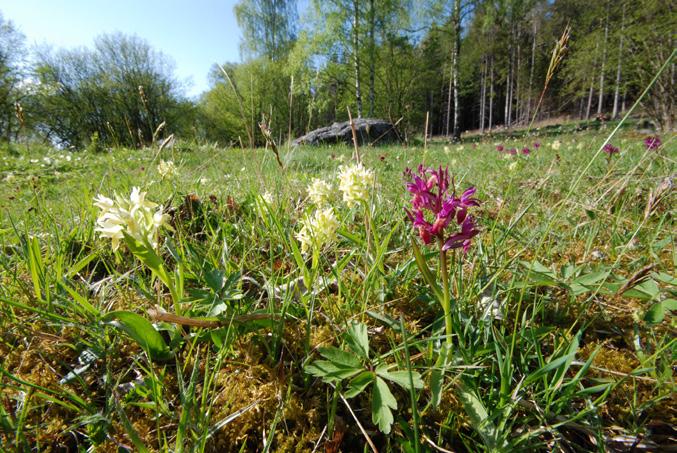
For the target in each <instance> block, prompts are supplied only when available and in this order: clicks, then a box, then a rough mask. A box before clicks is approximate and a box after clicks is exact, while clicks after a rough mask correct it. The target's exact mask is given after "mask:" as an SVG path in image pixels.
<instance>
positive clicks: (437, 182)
mask: <svg viewBox="0 0 677 453" xmlns="http://www.w3.org/2000/svg"><path fill="white" fill-rule="evenodd" d="M405 177H407V178H409V180H410V181H409V182H408V183H407V191H408V192H409V193H411V195H412V198H411V207H412V210H411V211H410V210H408V209H405V211H406V213H407V216H408V217H409V220H410V221H411V222H412V225H413V227H414V229H416V230H417V232H418V235H419V237H420V238H421V240H422V241H423V243H424V244H426V245H428V244H431V243H433V242H434V241H435V240H437V241H439V242H441V243H443V244H444V250H449V249H455V248H463V250H464V251H466V252H467V250H468V248H469V247H470V245H471V243H472V238H473V237H474V236H476V235H477V233H478V230H477V228H476V227H475V221H474V219H473V217H472V216H471V215H469V214H468V210H469V208H472V207H477V206H479V201H478V200H477V199H475V198H474V195H475V192H476V189H475V188H474V187H470V188H468V189H467V190H466V191H465V192H463V193H462V194H461V196H460V197H457V196H456V194H455V193H451V194H449V188H450V181H449V169H448V168H444V169H443V168H442V167H439V168H438V169H437V170H435V169H433V168H427V167H423V166H422V165H421V166H419V167H418V170H417V172H416V173H414V172H413V171H412V170H407V171H405ZM426 215H427V217H428V219H430V220H427V219H426ZM452 224H455V226H456V228H458V227H460V232H459V231H458V229H457V230H456V232H455V233H453V234H451V235H449V233H448V232H447V233H445V231H446V230H448V229H449V227H450V225H452Z"/></svg>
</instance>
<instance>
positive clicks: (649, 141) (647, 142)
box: [644, 135, 663, 150]
mask: <svg viewBox="0 0 677 453" xmlns="http://www.w3.org/2000/svg"><path fill="white" fill-rule="evenodd" d="M662 144H663V142H661V138H660V137H659V136H658V135H654V136H649V137H647V138H645V139H644V146H645V147H646V149H648V150H655V149H658V148H660V147H661V145H662Z"/></svg>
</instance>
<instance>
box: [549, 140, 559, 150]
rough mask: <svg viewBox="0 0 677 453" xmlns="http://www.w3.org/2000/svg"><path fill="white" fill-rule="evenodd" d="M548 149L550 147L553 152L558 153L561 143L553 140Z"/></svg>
mask: <svg viewBox="0 0 677 453" xmlns="http://www.w3.org/2000/svg"><path fill="white" fill-rule="evenodd" d="M550 147H552V149H554V150H555V151H559V149H560V148H561V147H562V142H560V141H559V140H555V141H554V142H552V143H551V144H550Z"/></svg>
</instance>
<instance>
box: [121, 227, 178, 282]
mask: <svg viewBox="0 0 677 453" xmlns="http://www.w3.org/2000/svg"><path fill="white" fill-rule="evenodd" d="M125 244H127V248H129V250H130V251H131V252H132V253H133V254H134V256H136V257H137V258H138V259H139V261H141V262H142V263H143V264H144V265H145V266H146V267H148V268H149V269H150V270H151V271H153V273H154V274H155V275H156V276H157V277H158V278H159V279H160V281H162V283H164V284H165V286H167V288H170V289H172V290H173V289H174V281H173V280H172V277H171V275H170V274H169V273H167V270H166V269H165V267H164V263H163V261H162V258H160V257H159V256H158V254H157V253H155V250H153V247H151V246H150V245H149V244H144V243H141V242H139V241H137V240H136V239H134V238H133V237H131V236H129V235H127V234H125Z"/></svg>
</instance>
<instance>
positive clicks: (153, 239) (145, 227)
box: [94, 187, 169, 250]
mask: <svg viewBox="0 0 677 453" xmlns="http://www.w3.org/2000/svg"><path fill="white" fill-rule="evenodd" d="M94 206H96V207H97V208H99V210H100V212H99V217H98V218H97V220H96V228H95V231H97V232H99V236H100V237H102V238H109V239H111V241H112V245H113V250H117V249H118V248H119V247H120V242H121V241H122V240H123V239H124V235H125V234H127V235H129V236H131V237H133V238H134V239H136V240H138V241H141V242H148V243H149V244H151V246H152V247H153V248H157V245H158V244H157V239H158V232H159V230H160V228H162V227H163V226H165V225H166V224H167V222H168V220H169V216H168V215H167V214H164V213H163V212H162V206H158V205H157V204H156V203H153V202H152V201H148V200H146V192H141V190H139V188H138V187H134V188H133V189H132V193H131V194H130V196H129V199H128V200H127V199H124V198H122V197H120V196H119V195H117V194H116V195H115V200H113V199H111V198H108V197H105V196H103V195H97V197H96V198H94Z"/></svg>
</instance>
